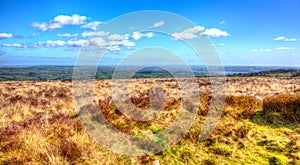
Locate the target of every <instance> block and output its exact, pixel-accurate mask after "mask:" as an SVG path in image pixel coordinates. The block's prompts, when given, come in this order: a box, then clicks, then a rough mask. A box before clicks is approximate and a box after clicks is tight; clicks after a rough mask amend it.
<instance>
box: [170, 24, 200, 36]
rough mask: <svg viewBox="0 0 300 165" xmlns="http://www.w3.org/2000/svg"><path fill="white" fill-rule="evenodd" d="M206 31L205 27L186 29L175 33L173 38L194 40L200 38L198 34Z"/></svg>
mask: <svg viewBox="0 0 300 165" xmlns="http://www.w3.org/2000/svg"><path fill="white" fill-rule="evenodd" d="M204 29H205V27H203V26H194V27H192V28H189V29H185V30H184V31H182V32H178V33H173V34H172V37H173V38H174V39H193V38H196V37H198V33H199V32H201V31H203V30H204Z"/></svg>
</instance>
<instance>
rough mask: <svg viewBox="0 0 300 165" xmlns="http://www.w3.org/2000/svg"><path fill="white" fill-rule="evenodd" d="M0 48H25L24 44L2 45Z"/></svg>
mask: <svg viewBox="0 0 300 165" xmlns="http://www.w3.org/2000/svg"><path fill="white" fill-rule="evenodd" d="M1 46H2V47H13V48H27V45H26V44H18V43H14V44H2V45H1Z"/></svg>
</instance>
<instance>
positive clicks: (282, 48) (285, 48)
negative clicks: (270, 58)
mask: <svg viewBox="0 0 300 165" xmlns="http://www.w3.org/2000/svg"><path fill="white" fill-rule="evenodd" d="M293 49H295V48H291V47H278V48H276V50H293Z"/></svg>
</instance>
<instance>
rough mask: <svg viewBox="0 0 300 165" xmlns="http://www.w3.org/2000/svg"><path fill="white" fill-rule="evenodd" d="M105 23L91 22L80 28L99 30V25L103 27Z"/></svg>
mask: <svg viewBox="0 0 300 165" xmlns="http://www.w3.org/2000/svg"><path fill="white" fill-rule="evenodd" d="M102 24H103V23H102V22H100V21H95V22H90V23H87V24H85V25H82V26H80V27H81V28H85V29H92V30H97V28H98V26H99V25H102Z"/></svg>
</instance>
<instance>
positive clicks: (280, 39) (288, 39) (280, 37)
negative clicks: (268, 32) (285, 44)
mask: <svg viewBox="0 0 300 165" xmlns="http://www.w3.org/2000/svg"><path fill="white" fill-rule="evenodd" d="M274 40H275V41H297V39H296V38H286V37H284V36H279V37H276V38H274Z"/></svg>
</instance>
